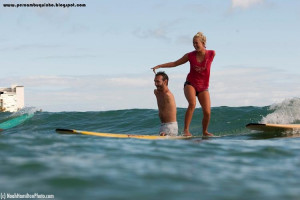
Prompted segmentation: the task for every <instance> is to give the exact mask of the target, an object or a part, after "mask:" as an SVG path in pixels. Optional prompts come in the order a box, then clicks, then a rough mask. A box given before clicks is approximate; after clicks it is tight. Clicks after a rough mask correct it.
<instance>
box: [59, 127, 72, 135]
mask: <svg viewBox="0 0 300 200" xmlns="http://www.w3.org/2000/svg"><path fill="white" fill-rule="evenodd" d="M55 131H56V132H57V133H60V134H74V133H76V131H75V130H72V129H64V128H57V129H55Z"/></svg>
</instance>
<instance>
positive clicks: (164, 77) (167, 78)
mask: <svg viewBox="0 0 300 200" xmlns="http://www.w3.org/2000/svg"><path fill="white" fill-rule="evenodd" d="M157 76H162V77H163V81H165V80H167V85H168V83H169V77H168V75H167V74H166V73H165V72H157V73H156V74H155V77H157Z"/></svg>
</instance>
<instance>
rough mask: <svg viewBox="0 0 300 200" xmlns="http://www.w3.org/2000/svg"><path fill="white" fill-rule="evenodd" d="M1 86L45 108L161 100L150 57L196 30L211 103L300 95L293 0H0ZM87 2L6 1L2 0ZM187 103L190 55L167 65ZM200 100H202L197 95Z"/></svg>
mask: <svg viewBox="0 0 300 200" xmlns="http://www.w3.org/2000/svg"><path fill="white" fill-rule="evenodd" d="M0 2H1V4H0V25H1V31H0V68H1V72H0V87H10V86H11V85H23V86H24V87H25V105H26V106H27V107H35V108H38V109H42V110H44V111H49V112H60V111H102V110H117V109H132V108H150V109H157V103H156V99H155V96H154V94H153V90H154V89H155V86H154V81H153V79H154V73H153V71H152V70H151V68H152V67H154V66H156V65H158V64H162V63H166V62H171V61H175V60H177V59H179V58H181V57H182V56H183V55H184V54H186V53H188V52H191V51H193V50H194V48H193V45H192V38H193V36H194V35H195V34H196V33H197V32H199V31H201V32H203V33H204V34H205V35H206V37H207V45H206V46H207V49H213V50H215V51H216V57H215V59H214V61H213V63H212V66H211V78H210V88H209V90H210V95H211V102H212V107H218V106H234V107H237V106H268V105H272V104H274V103H278V102H281V101H284V100H285V99H289V98H294V97H299V96H300V81H299V80H300V79H299V75H300V59H299V58H300V37H299V35H300V26H299V21H300V1H298V0H222V1H221V0H151V1H141V0H109V1H108V0H68V1H66V0H0ZM30 3H31V4H32V3H35V4H37V5H38V4H44V3H46V4H48V3H51V4H56V3H60V4H72V3H74V4H85V5H86V6H85V7H68V8H67V7H65V8H64V7H19V8H16V7H14V8H12V7H4V4H15V5H17V4H30ZM163 71H165V72H166V73H167V74H168V75H169V78H170V82H169V88H170V90H171V92H172V93H173V94H174V96H175V100H176V104H177V107H183V108H185V107H187V101H186V99H185V97H184V93H183V83H184V81H185V79H186V76H187V74H188V73H189V64H188V63H186V64H184V65H181V66H178V67H176V68H169V69H163ZM197 107H200V105H197Z"/></svg>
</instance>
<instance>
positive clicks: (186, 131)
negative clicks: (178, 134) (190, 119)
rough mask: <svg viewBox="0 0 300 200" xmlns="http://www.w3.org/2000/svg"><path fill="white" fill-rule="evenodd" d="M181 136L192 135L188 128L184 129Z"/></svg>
mask: <svg viewBox="0 0 300 200" xmlns="http://www.w3.org/2000/svg"><path fill="white" fill-rule="evenodd" d="M183 136H192V134H191V133H190V132H189V131H188V130H185V131H184V132H183Z"/></svg>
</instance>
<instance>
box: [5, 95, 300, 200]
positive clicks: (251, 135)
mask: <svg viewBox="0 0 300 200" xmlns="http://www.w3.org/2000/svg"><path fill="white" fill-rule="evenodd" d="M295 102H296V103H295ZM298 103H299V100H298V99H293V100H289V101H287V102H283V103H281V104H279V105H277V106H271V107H270V106H267V107H235V108H233V107H216V108H213V109H212V120H211V124H210V129H209V131H210V132H212V133H214V134H215V135H218V136H221V137H217V138H209V139H195V140H175V141H174V140H139V139H119V138H100V137H95V136H85V135H60V134H57V133H56V132H55V129H56V128H69V129H79V130H89V131H99V132H111V133H130V134H150V135H151V134H152V135H154V134H157V132H158V128H159V127H158V126H159V119H158V113H157V110H151V109H131V110H119V111H103V112H57V113H51V112H37V113H35V115H34V116H33V117H32V118H30V119H28V120H27V121H26V122H24V123H23V124H22V125H20V126H17V127H14V128H11V129H8V130H5V131H3V132H2V133H1V134H0V160H1V165H0V177H1V178H0V192H1V193H2V194H7V193H10V194H14V193H19V194H26V193H29V194H34V193H38V194H44V195H47V194H50V195H54V197H55V199H230V200H231V199H272V200H273V199H278V200H279V199H280V200H281V199H300V190H299V185H300V170H299V168H300V138H299V137H282V135H281V136H278V135H272V134H269V135H266V134H261V133H255V132H251V131H249V130H247V129H246V128H245V125H246V124H247V123H250V122H261V121H264V122H268V121H272V120H273V121H274V120H276V118H277V119H278V120H281V119H282V118H286V120H288V121H289V122H290V123H294V122H296V123H298V122H299V119H300V118H298V115H297V113H298V112H299V109H300V107H298ZM282 109H284V110H285V112H284V111H282V112H280V110H282ZM290 112H292V114H293V112H294V115H293V116H294V117H291V113H290ZM299 113H300V112H299ZM184 114H185V109H183V108H179V109H178V122H179V130H180V131H182V129H183V118H184ZM201 115H202V114H201V109H197V110H196V112H195V114H194V118H193V121H192V126H191V132H192V133H193V134H194V135H200V134H201V131H200V130H201V122H200V118H201ZM9 117H10V116H9V114H7V113H1V114H0V119H1V120H4V119H5V118H9ZM287 118H288V119H287ZM290 136H291V135H290ZM292 136H293V135H292Z"/></svg>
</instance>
